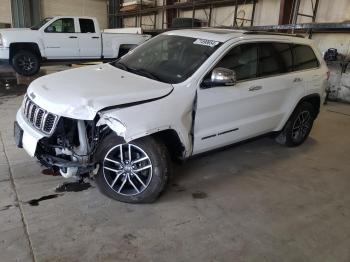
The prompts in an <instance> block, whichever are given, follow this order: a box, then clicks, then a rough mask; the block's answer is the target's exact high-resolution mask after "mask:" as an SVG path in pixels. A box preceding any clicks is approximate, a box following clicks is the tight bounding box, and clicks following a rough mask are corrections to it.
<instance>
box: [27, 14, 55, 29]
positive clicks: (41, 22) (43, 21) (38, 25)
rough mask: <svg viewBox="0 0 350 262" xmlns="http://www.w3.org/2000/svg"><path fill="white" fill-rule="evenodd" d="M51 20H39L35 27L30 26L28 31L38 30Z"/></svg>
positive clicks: (49, 18)
mask: <svg viewBox="0 0 350 262" xmlns="http://www.w3.org/2000/svg"><path fill="white" fill-rule="evenodd" d="M51 19H52V17H48V18H45V19H43V20H41V21H40V22H39V23H37V24H36V25H34V26H32V27H31V28H30V29H32V30H39V29H40V28H41V27H42V26H43V25H45V24H46V23H47V22H49V21H50V20H51Z"/></svg>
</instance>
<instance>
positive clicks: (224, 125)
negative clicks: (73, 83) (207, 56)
mask: <svg viewBox="0 0 350 262" xmlns="http://www.w3.org/2000/svg"><path fill="white" fill-rule="evenodd" d="M217 67H224V68H228V69H231V70H234V71H235V72H236V75H237V83H236V85H234V86H222V87H213V88H207V89H199V91H198V101H197V112H196V117H195V126H194V151H193V153H194V154H196V153H201V152H204V151H207V150H210V149H214V148H217V147H221V146H225V145H228V144H231V143H234V142H238V141H240V140H244V139H247V138H250V137H254V136H257V135H260V134H263V133H267V132H269V131H272V130H273V129H274V128H276V126H277V125H278V124H279V122H280V121H281V119H282V117H283V110H282V105H283V103H284V101H285V100H286V99H287V96H288V91H289V90H290V89H291V87H292V85H291V82H292V80H291V76H290V75H289V74H288V72H290V71H291V70H292V55H291V49H290V46H289V45H288V44H284V43H268V42H263V43H245V44H240V45H238V46H235V47H233V48H232V49H231V50H230V51H229V52H228V53H227V54H226V55H225V56H224V57H223V58H222V59H221V61H220V62H219V63H218V64H216V65H215V66H214V68H217ZM210 75H211V71H210V72H209V73H208V75H207V76H206V77H210Z"/></svg>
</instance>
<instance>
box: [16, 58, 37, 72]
mask: <svg viewBox="0 0 350 262" xmlns="http://www.w3.org/2000/svg"><path fill="white" fill-rule="evenodd" d="M35 63H36V62H35V61H34V60H33V59H32V58H31V57H29V56H22V57H20V58H19V59H18V66H19V67H20V68H22V69H23V70H24V71H27V72H28V71H31V70H32V69H33V68H34V67H35Z"/></svg>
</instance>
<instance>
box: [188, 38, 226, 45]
mask: <svg viewBox="0 0 350 262" xmlns="http://www.w3.org/2000/svg"><path fill="white" fill-rule="evenodd" d="M219 43H220V42H218V41H214V40H207V39H199V38H198V39H197V40H196V41H194V42H193V44H195V45H205V46H210V47H214V46H216V45H218V44H219Z"/></svg>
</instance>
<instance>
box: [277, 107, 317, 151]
mask: <svg viewBox="0 0 350 262" xmlns="http://www.w3.org/2000/svg"><path fill="white" fill-rule="evenodd" d="M315 116H316V114H315V108H314V107H313V105H312V104H310V103H308V102H303V103H301V104H300V105H299V106H298V107H297V108H296V109H295V110H294V112H293V114H292V115H291V117H290V118H289V120H288V122H287V123H286V125H285V127H284V128H283V130H282V132H281V133H280V134H279V135H278V136H277V137H276V141H277V143H279V144H281V145H285V146H288V147H294V146H299V145H301V144H302V143H304V141H305V140H306V138H307V137H308V136H309V134H310V131H311V129H312V125H313V122H314V120H315Z"/></svg>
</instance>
